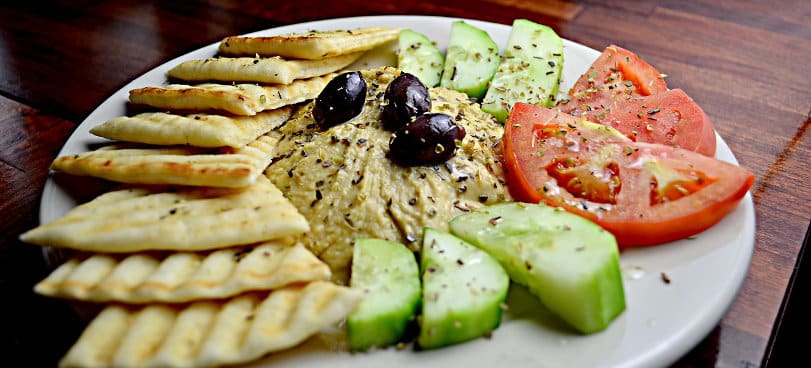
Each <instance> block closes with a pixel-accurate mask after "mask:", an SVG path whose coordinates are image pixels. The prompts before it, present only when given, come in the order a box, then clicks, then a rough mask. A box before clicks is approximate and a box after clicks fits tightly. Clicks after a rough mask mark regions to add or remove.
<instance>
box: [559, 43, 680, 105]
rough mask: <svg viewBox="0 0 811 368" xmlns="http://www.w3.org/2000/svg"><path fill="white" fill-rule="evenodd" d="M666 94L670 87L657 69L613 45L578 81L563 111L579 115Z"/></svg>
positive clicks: (570, 92)
mask: <svg viewBox="0 0 811 368" xmlns="http://www.w3.org/2000/svg"><path fill="white" fill-rule="evenodd" d="M665 91H667V83H665V80H664V79H663V78H662V75H661V74H660V73H659V71H658V70H656V68H654V67H653V66H651V65H650V64H648V63H647V62H645V61H644V60H642V59H641V58H639V56H637V55H636V54H635V53H633V52H631V51H628V50H626V49H624V48H622V47H619V46H617V45H610V46H608V47H606V48H605V50H603V52H602V53H601V54H600V56H599V57H597V59H596V60H595V61H594V62H593V63H592V64H591V66H590V67H589V69H588V70H587V71H586V72H585V73H583V74H582V75H581V76H580V78H578V79H577V81H576V82H575V84H574V85H573V86H572V88H571V89H570V90H569V101H568V102H566V103H563V104H561V105H559V107H560V109H561V110H562V111H564V112H567V113H571V114H572V115H579V114H580V113H582V112H586V111H594V110H601V109H603V108H604V107H605V106H609V105H611V104H612V103H613V102H614V101H619V100H624V99H627V98H630V97H634V96H648V95H652V94H656V93H659V92H665Z"/></svg>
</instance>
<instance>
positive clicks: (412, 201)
mask: <svg viewBox="0 0 811 368" xmlns="http://www.w3.org/2000/svg"><path fill="white" fill-rule="evenodd" d="M408 204H410V205H412V206H413V205H416V204H417V198H411V199H409V200H408Z"/></svg>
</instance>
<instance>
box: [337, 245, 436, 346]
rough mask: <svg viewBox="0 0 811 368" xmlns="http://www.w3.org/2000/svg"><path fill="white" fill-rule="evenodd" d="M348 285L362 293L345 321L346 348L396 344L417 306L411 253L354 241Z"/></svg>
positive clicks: (415, 270)
mask: <svg viewBox="0 0 811 368" xmlns="http://www.w3.org/2000/svg"><path fill="white" fill-rule="evenodd" d="M349 285H350V287H351V288H353V289H361V290H363V291H364V292H365V293H366V296H365V297H364V299H363V300H362V301H361V302H360V304H358V306H357V307H356V308H355V310H354V311H353V312H352V313H351V314H350V315H349V317H348V318H347V330H348V334H349V348H350V349H351V350H353V351H365V350H369V349H371V348H383V347H386V346H389V345H392V344H394V343H397V342H398V341H400V339H401V338H402V337H403V335H404V334H405V332H406V328H407V327H408V324H409V323H410V322H411V321H413V320H414V316H415V315H416V313H417V309H418V308H419V304H420V274H419V267H418V266H417V259H416V258H415V257H414V253H412V252H411V251H410V250H409V249H408V248H406V246H405V245H402V244H400V243H394V242H390V241H386V240H382V239H358V240H356V241H355V246H354V249H353V254H352V276H351V278H350V280H349Z"/></svg>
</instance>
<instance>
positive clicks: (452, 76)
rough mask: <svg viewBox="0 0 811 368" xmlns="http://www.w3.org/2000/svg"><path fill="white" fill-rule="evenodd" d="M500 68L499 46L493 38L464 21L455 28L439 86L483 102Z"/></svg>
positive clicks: (455, 24) (452, 28)
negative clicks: (488, 86) (480, 99)
mask: <svg viewBox="0 0 811 368" xmlns="http://www.w3.org/2000/svg"><path fill="white" fill-rule="evenodd" d="M498 64H499V49H498V45H497V44H496V43H495V41H493V39H492V38H490V35H489V34H487V32H486V31H484V30H482V29H479V28H477V27H475V26H472V25H470V24H468V23H465V22H464V21H461V20H459V21H455V22H453V23H452V24H451V33H450V38H449V39H448V50H447V51H446V53H445V67H444V69H443V71H442V80H441V81H440V84H439V85H440V86H442V87H445V88H450V89H454V90H457V91H459V92H464V93H466V94H467V95H468V96H470V97H472V98H482V96H484V94H485V92H487V85H488V84H489V83H490V80H491V79H492V78H493V75H494V74H495V73H496V69H497V68H498Z"/></svg>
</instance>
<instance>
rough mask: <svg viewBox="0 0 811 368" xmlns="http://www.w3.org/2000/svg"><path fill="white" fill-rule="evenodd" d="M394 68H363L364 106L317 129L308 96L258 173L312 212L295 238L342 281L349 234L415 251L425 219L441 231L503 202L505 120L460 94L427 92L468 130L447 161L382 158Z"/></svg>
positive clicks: (346, 268) (349, 246)
mask: <svg viewBox="0 0 811 368" xmlns="http://www.w3.org/2000/svg"><path fill="white" fill-rule="evenodd" d="M399 74H400V71H399V70H398V69H396V68H392V67H382V68H379V69H373V70H366V71H363V72H362V75H363V77H364V79H365V80H366V83H367V86H368V87H367V88H368V90H367V95H366V101H365V104H364V106H363V110H362V111H361V113H360V114H359V115H357V116H355V117H354V118H352V119H350V120H349V121H347V122H345V123H342V124H339V125H336V126H333V127H331V128H329V129H323V128H320V127H319V126H318V124H316V123H315V121H314V120H313V116H312V107H313V104H314V103H313V102H311V103H309V104H307V105H304V106H302V107H301V108H300V109H299V110H298V112H296V113H295V114H294V116H293V117H291V119H290V120H289V121H288V122H287V123H285V125H284V126H282V127H281V128H279V129H278V130H277V131H276V132H275V133H274V134H278V135H279V136H278V138H279V143H278V146H277V149H276V152H275V155H276V157H275V159H274V161H273V163H272V164H271V165H270V167H269V168H268V169H267V171H266V172H265V173H266V175H267V177H268V178H270V180H271V181H272V182H273V183H274V184H275V185H276V186H277V187H279V189H280V190H281V191H282V192H283V193H284V194H285V195H286V196H287V198H288V199H289V200H290V201H292V203H293V204H294V205H295V206H296V207H297V208H298V210H299V211H300V212H301V213H302V214H303V215H304V216H305V217H306V218H307V219H308V220H309V222H310V228H311V230H310V232H309V233H307V234H306V235H305V236H304V238H303V239H302V241H303V242H304V244H305V245H306V246H307V247H309V248H310V250H312V251H313V253H315V254H316V255H318V256H319V257H320V258H321V259H322V260H324V261H325V262H326V263H327V264H329V265H330V267H331V268H332V270H333V273H334V277H333V279H334V281H336V282H339V283H344V282H346V281H347V277H348V274H349V265H350V261H351V258H352V245H353V243H354V241H355V239H358V238H363V237H372V238H380V239H387V240H391V241H396V242H400V243H403V244H406V245H407V246H408V247H409V248H411V249H412V250H413V251H418V250H419V247H420V241H421V238H422V232H423V228H424V227H426V226H428V227H433V228H436V229H442V230H447V228H448V221H449V220H450V219H451V218H453V217H454V216H456V215H458V214H461V213H464V212H467V211H470V210H471V209H473V208H476V207H480V206H482V205H485V204H492V203H497V202H503V201H506V200H510V197H509V194H508V192H507V189H506V186H505V185H504V177H503V173H502V166H501V163H500V162H499V161H498V160H499V155H500V142H501V137H502V133H503V128H502V126H501V125H500V124H499V123H497V122H496V121H495V120H494V119H493V117H492V116H491V115H489V114H487V113H485V112H483V111H481V110H480V108H479V105H478V103H475V102H473V101H471V100H470V99H468V97H467V96H466V95H464V94H461V93H458V92H455V91H452V90H448V89H444V88H432V89H430V91H429V94H430V97H431V103H432V109H431V111H432V112H439V113H444V114H447V115H449V116H451V117H452V118H453V119H454V121H455V122H456V124H457V125H459V126H462V127H464V128H465V130H466V132H467V134H466V136H465V137H464V139H463V140H462V141H461V143H460V144H458V145H457V147H458V148H457V150H456V154H455V155H454V156H453V157H452V158H451V159H450V160H448V161H446V162H444V163H442V164H439V165H435V166H412V167H404V166H400V165H398V164H396V163H394V162H393V161H392V160H391V159H390V158H389V157H388V156H387V155H388V153H389V139H390V138H391V135H392V132H391V131H388V130H385V129H383V124H382V122H381V119H380V116H381V108H382V104H383V103H384V98H383V95H384V92H385V90H386V87H387V85H388V84H389V82H390V81H391V80H393V79H394V78H395V77H397V76H398V75H399Z"/></svg>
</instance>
